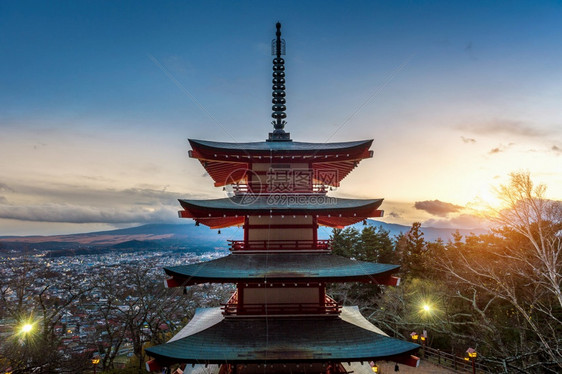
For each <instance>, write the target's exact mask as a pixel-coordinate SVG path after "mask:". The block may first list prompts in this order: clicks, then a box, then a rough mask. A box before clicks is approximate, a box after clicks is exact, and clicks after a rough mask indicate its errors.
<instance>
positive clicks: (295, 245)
mask: <svg viewBox="0 0 562 374" xmlns="http://www.w3.org/2000/svg"><path fill="white" fill-rule="evenodd" d="M228 242H229V247H230V250H231V251H233V252H234V251H265V250H276V251H286V250H317V251H329V250H330V249H331V248H332V241H331V240H316V241H314V240H248V241H244V240H229V241H228Z"/></svg>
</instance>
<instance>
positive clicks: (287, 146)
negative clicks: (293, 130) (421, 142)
mask: <svg viewBox="0 0 562 374" xmlns="http://www.w3.org/2000/svg"><path fill="white" fill-rule="evenodd" d="M189 142H190V143H191V144H192V145H200V146H203V147H208V148H216V149H220V150H236V151H298V152H302V151H318V150H327V151H338V150H343V149H349V148H354V147H360V146H370V145H371V143H372V142H373V140H372V139H369V140H359V141H353V142H339V143H305V142H293V141H290V142H250V143H229V142H213V141H208V140H198V139H189Z"/></svg>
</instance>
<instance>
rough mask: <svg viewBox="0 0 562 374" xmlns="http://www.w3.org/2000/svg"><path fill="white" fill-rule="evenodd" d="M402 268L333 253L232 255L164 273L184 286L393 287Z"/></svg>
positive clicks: (165, 269) (175, 268)
mask: <svg viewBox="0 0 562 374" xmlns="http://www.w3.org/2000/svg"><path fill="white" fill-rule="evenodd" d="M399 268H400V266H399V265H390V264H379V263H374V262H365V261H357V260H351V259H349V258H346V257H342V256H337V255H333V254H330V253H295V252H293V253H271V254H270V253H251V254H245V253H241V254H230V255H228V256H225V257H221V258H218V259H215V260H211V261H207V262H200V263H197V264H189V265H180V266H173V267H167V268H164V271H165V272H166V274H168V275H170V276H172V277H173V279H174V281H175V283H176V284H178V285H182V286H185V285H191V284H197V283H207V282H209V283H211V282H215V283H230V282H232V283H235V282H264V281H266V280H267V281H287V282H292V281H295V282H296V281H299V282H302V281H303V280H304V281H308V280H310V281H325V282H332V281H366V282H369V281H371V282H374V283H381V284H389V282H390V283H391V282H392V281H394V279H395V278H393V277H391V274H392V273H394V272H396V271H398V269H399ZM391 278H392V279H391ZM395 283H396V282H395V281H394V284H395Z"/></svg>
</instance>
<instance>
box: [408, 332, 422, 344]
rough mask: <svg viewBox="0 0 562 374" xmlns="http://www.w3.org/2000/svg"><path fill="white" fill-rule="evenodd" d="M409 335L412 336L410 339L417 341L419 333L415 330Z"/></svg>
mask: <svg viewBox="0 0 562 374" xmlns="http://www.w3.org/2000/svg"><path fill="white" fill-rule="evenodd" d="M410 336H411V337H412V340H413V341H415V342H417V341H418V338H419V337H420V336H419V334H418V333H417V332H415V331H412V332H411V333H410Z"/></svg>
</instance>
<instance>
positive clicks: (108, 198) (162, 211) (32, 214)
mask: <svg viewBox="0 0 562 374" xmlns="http://www.w3.org/2000/svg"><path fill="white" fill-rule="evenodd" d="M151 187H152V188H151ZM154 187H156V186H141V187H135V188H126V189H110V188H99V189H96V188H93V187H88V186H81V185H71V184H64V183H60V184H33V185H24V184H21V185H17V187H16V190H17V191H18V195H17V196H16V197H14V198H13V199H10V201H8V200H7V199H6V198H4V197H3V196H2V195H0V219H12V220H19V221H33V222H61V223H106V224H136V223H149V222H174V221H177V211H178V210H179V209H181V207H180V206H179V203H178V201H177V199H178V198H182V197H183V198H186V197H187V198H188V197H191V196H190V195H185V194H182V193H178V192H174V191H168V190H167V188H168V187H167V186H158V188H154ZM0 188H3V189H4V190H7V189H8V188H9V189H10V190H12V189H11V188H10V187H7V186H5V185H2V186H0Z"/></svg>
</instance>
